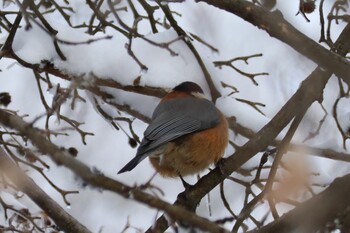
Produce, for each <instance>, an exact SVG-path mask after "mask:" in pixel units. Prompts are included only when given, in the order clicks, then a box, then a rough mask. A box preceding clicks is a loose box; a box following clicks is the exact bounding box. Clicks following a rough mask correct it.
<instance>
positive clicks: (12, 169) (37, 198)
mask: <svg viewBox="0 0 350 233" xmlns="http://www.w3.org/2000/svg"><path fill="white" fill-rule="evenodd" d="M0 168H1V170H2V171H5V173H6V175H7V176H9V178H10V179H11V180H12V182H13V183H14V184H15V185H16V186H17V187H18V188H19V189H20V190H21V191H22V192H24V193H26V194H27V195H28V196H29V197H30V198H31V199H32V200H33V201H34V202H35V203H36V204H37V205H38V206H39V207H40V208H41V209H42V210H44V211H45V212H46V214H47V215H49V216H50V217H51V218H52V219H53V220H54V222H55V223H56V224H57V225H58V226H59V228H60V229H61V230H64V231H65V232H77V233H90V231H89V230H88V229H87V228H86V227H85V226H83V225H82V224H81V223H79V222H78V221H77V220H76V219H74V218H73V217H72V216H71V215H70V214H68V213H67V212H66V211H65V210H64V209H63V208H62V207H61V206H59V205H58V204H57V203H56V202H55V201H54V200H53V199H52V198H51V197H49V196H48V195H47V194H46V193H45V192H44V191H43V190H42V189H41V188H40V187H39V186H38V185H37V184H36V183H35V182H34V181H33V180H32V179H31V178H29V177H28V176H27V175H26V174H25V173H24V172H23V171H22V170H21V169H19V168H18V167H17V166H16V165H15V164H14V163H13V162H12V161H11V160H10V159H9V158H8V157H7V155H6V152H5V151H4V149H3V148H2V147H0Z"/></svg>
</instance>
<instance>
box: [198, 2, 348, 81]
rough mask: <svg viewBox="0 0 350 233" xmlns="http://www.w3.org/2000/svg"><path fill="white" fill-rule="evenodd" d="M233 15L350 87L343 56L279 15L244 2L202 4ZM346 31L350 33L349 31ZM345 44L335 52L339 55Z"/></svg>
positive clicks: (277, 12)
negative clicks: (286, 45)
mask: <svg viewBox="0 0 350 233" xmlns="http://www.w3.org/2000/svg"><path fill="white" fill-rule="evenodd" d="M198 1H199V2H206V3H207V4H209V5H212V6H215V7H218V8H220V9H223V10H225V11H228V12H231V13H233V14H235V15H237V16H239V17H241V18H242V19H244V20H246V21H248V22H250V23H251V24H253V25H255V26H257V27H258V28H261V29H263V30H265V31H266V32H267V33H268V34H269V35H270V36H272V37H275V38H277V39H279V40H280V41H282V42H284V43H286V44H288V45H289V46H291V47H292V48H293V49H295V50H296V51H298V52H299V53H301V54H302V55H304V56H305V57H307V58H309V59H310V60H312V61H314V62H315V63H317V64H318V65H319V66H320V68H321V67H322V68H324V69H327V70H329V71H331V72H332V73H334V74H336V75H337V76H338V77H340V78H342V79H343V80H344V81H345V82H346V83H347V84H348V85H349V86H350V63H349V62H348V61H347V60H346V59H345V58H344V57H342V56H339V55H337V54H336V53H333V52H331V51H328V50H327V49H325V48H324V47H322V46H321V45H319V44H318V43H316V42H315V41H313V40H311V39H310V38H308V37H307V36H305V35H304V34H303V33H301V32H300V31H298V30H297V29H296V28H295V27H293V26H292V25H291V24H290V23H288V22H287V21H286V20H285V19H284V18H283V16H282V14H281V13H280V12H279V11H275V12H272V13H271V12H270V11H268V10H266V9H264V8H262V7H259V6H256V5H254V4H253V3H251V2H248V1H244V0H235V1H231V0H222V1H216V0H198ZM345 30H346V29H345ZM348 30H350V29H348ZM341 46H343V44H339V43H338V46H335V47H334V48H332V50H333V51H335V52H337V53H339V51H338V50H339V49H343V48H340V47H341Z"/></svg>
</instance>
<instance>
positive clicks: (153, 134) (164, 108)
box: [118, 97, 220, 174]
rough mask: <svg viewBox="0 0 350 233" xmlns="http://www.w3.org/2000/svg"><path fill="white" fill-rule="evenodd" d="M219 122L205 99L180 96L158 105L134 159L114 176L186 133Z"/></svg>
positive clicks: (215, 110) (213, 109) (217, 114)
mask: <svg viewBox="0 0 350 233" xmlns="http://www.w3.org/2000/svg"><path fill="white" fill-rule="evenodd" d="M219 122H220V113H219V111H218V110H217V109H216V107H215V106H214V104H213V103H212V102H210V101H209V100H206V99H197V98H190V97H184V98H180V99H173V100H168V101H166V102H165V103H160V104H159V105H158V106H157V108H156V109H155V110H154V113H153V116H152V121H151V124H150V125H149V126H148V127H147V129H146V131H145V133H144V138H143V139H142V142H141V144H140V146H139V148H138V149H137V153H136V156H135V157H134V158H133V159H132V160H131V161H130V162H129V163H127V164H126V165H125V166H124V167H123V168H122V169H121V170H120V171H119V172H118V174H120V173H123V172H126V171H131V170H132V169H133V168H134V167H136V166H137V164H139V163H140V162H141V161H142V160H143V159H145V158H146V157H147V156H148V155H149V154H150V152H152V151H153V150H155V149H157V148H158V147H159V146H161V145H164V144H166V143H167V142H171V141H173V140H175V139H177V138H179V137H181V136H184V135H186V134H189V133H193V132H197V131H201V130H204V129H208V128H211V127H214V126H215V125H217V124H219Z"/></svg>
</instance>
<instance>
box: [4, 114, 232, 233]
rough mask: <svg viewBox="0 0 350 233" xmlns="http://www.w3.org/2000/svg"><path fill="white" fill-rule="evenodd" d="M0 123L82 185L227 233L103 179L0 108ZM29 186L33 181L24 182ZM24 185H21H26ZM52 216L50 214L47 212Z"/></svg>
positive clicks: (197, 225) (172, 219)
mask: <svg viewBox="0 0 350 233" xmlns="http://www.w3.org/2000/svg"><path fill="white" fill-rule="evenodd" d="M0 124H2V125H3V126H6V127H9V128H12V129H16V130H17V131H18V132H19V133H21V134H22V135H24V136H26V137H27V138H28V139H29V140H30V141H31V142H32V143H33V145H35V146H36V147H37V148H38V149H39V150H40V151H41V152H42V153H43V154H47V155H49V156H50V158H51V159H52V160H53V161H54V162H55V163H56V164H58V165H63V166H65V167H67V168H69V169H70V170H71V171H72V172H74V173H75V174H76V175H77V176H79V177H80V178H82V179H83V180H84V181H85V182H87V183H89V184H91V185H93V186H95V187H98V188H102V189H103V190H109V191H112V192H114V193H117V194H119V195H121V196H123V197H125V198H128V199H134V200H135V201H138V202H140V203H143V204H146V205H148V206H150V207H153V208H156V209H159V210H163V211H164V212H165V213H166V215H167V216H168V220H169V219H170V220H171V221H179V222H181V223H186V224H190V225H191V226H195V227H198V228H199V229H201V230H204V231H208V232H218V233H219V232H220V233H223V232H228V231H227V230H225V229H223V228H222V227H220V226H218V225H217V224H215V223H213V222H211V221H209V220H208V219H205V218H202V217H199V216H197V215H196V214H194V213H192V212H190V211H188V210H186V209H184V208H183V207H181V206H178V205H172V204H169V203H167V202H165V201H163V200H161V199H159V198H156V197H154V196H152V195H150V194H148V193H146V192H143V191H141V190H139V189H138V188H132V187H129V186H127V185H124V184H122V183H121V182H118V181H116V180H113V179H111V178H109V177H106V176H104V175H103V174H102V173H100V172H96V171H95V172H94V171H92V170H91V169H90V168H89V167H88V166H86V165H85V164H83V163H82V162H80V161H78V160H76V159H74V158H73V157H71V156H70V155H68V154H67V153H65V152H64V151H63V150H61V149H60V148H59V147H58V146H56V145H55V144H53V143H51V142H50V141H49V140H47V139H46V138H45V137H44V136H43V135H42V134H41V133H40V131H39V130H37V129H35V128H33V126H32V125H31V124H28V123H26V122H25V121H23V120H22V118H20V117H18V116H16V115H13V114H10V113H8V112H6V111H5V110H3V109H0ZM26 182H28V183H29V184H32V183H33V182H29V181H26ZM26 182H24V183H23V184H25V183H26ZM25 187H26V188H27V189H25V190H26V191H27V192H28V195H30V194H31V193H30V191H31V189H30V187H31V186H25ZM35 202H36V203H37V204H38V205H39V206H40V203H41V200H37V199H35ZM48 214H49V216H50V217H51V215H50V214H54V213H52V211H51V212H49V213H48ZM58 223H59V227H60V228H62V229H64V227H65V226H64V225H65V224H66V223H65V222H64V221H62V222H61V221H60V222H58ZM67 232H75V231H67Z"/></svg>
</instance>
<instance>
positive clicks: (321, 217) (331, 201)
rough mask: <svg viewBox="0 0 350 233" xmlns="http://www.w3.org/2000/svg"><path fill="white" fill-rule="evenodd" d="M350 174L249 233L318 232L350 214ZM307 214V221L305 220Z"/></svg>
mask: <svg viewBox="0 0 350 233" xmlns="http://www.w3.org/2000/svg"><path fill="white" fill-rule="evenodd" d="M349 184H350V174H348V175H345V176H343V177H341V178H337V179H335V180H334V182H333V183H332V184H331V185H330V186H329V187H328V188H327V189H326V190H324V191H323V192H322V193H320V194H318V195H316V196H315V197H313V198H312V199H310V200H308V201H307V202H305V203H303V204H301V205H300V206H299V207H296V208H295V209H294V210H292V211H290V212H289V213H287V214H285V215H284V216H282V217H281V218H279V219H278V220H276V221H274V222H272V223H270V224H268V225H266V226H264V227H262V228H261V229H259V230H254V231H250V232H249V233H268V232H279V233H287V232H294V231H295V232H316V231H317V230H319V229H321V228H322V227H324V226H325V225H326V224H327V223H328V222H333V220H335V219H337V218H339V219H340V220H341V219H342V218H343V217H344V216H346V217H347V218H349V215H350V212H349V210H350V199H349V193H350V185H349ZM305 216H307V221H305V220H306V219H305ZM347 230H349V229H347Z"/></svg>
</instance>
